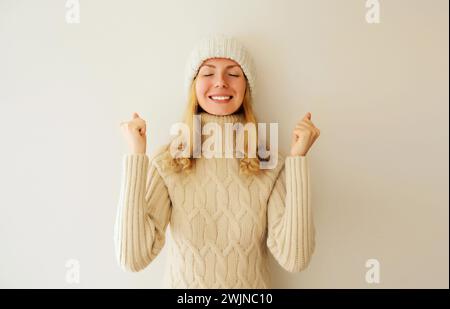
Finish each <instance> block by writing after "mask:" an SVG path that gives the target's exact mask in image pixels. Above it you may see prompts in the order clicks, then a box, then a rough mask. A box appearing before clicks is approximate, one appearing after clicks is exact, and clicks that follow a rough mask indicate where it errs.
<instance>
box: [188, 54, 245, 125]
mask: <svg viewBox="0 0 450 309" xmlns="http://www.w3.org/2000/svg"><path fill="white" fill-rule="evenodd" d="M246 85H247V82H246V79H245V76H244V73H243V71H242V69H241V67H240V66H239V64H237V63H236V62H235V61H233V60H231V59H225V58H212V59H208V60H206V61H205V62H203V64H202V65H201V66H200V69H199V72H198V75H197V80H196V85H195V93H196V95H197V100H198V103H199V105H200V107H201V108H203V110H205V111H206V112H207V113H209V114H213V115H220V116H224V115H230V114H232V113H234V112H235V111H237V110H238V109H239V107H240V106H241V104H242V102H243V100H244V95H245V88H246Z"/></svg>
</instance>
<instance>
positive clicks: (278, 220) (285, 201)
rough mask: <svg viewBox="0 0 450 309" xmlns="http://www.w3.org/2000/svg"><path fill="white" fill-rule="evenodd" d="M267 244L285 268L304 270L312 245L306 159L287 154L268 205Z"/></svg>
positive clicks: (313, 246)
mask: <svg viewBox="0 0 450 309" xmlns="http://www.w3.org/2000/svg"><path fill="white" fill-rule="evenodd" d="M267 225H268V235H267V246H268V248H269V249H270V251H271V252H272V254H273V256H274V257H275V259H276V260H277V262H278V263H279V264H280V265H281V266H282V267H283V268H284V269H286V270H287V271H290V272H299V271H302V270H304V269H305V268H306V267H307V266H308V265H309V262H310V260H311V256H312V254H313V252H314V248H315V228H314V223H313V216H312V210H311V193H310V186H309V167H308V159H307V157H305V156H298V157H293V156H288V157H286V160H285V164H284V166H283V168H282V169H281V171H280V173H279V175H278V178H277V180H276V182H275V185H274V188H273V190H272V193H271V195H270V197H269V200H268V205H267Z"/></svg>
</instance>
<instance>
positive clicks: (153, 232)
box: [114, 154, 171, 272]
mask: <svg viewBox="0 0 450 309" xmlns="http://www.w3.org/2000/svg"><path fill="white" fill-rule="evenodd" d="M149 161H150V162H151V160H150V159H149V158H148V157H147V155H146V154H126V155H124V157H123V167H122V168H123V170H122V174H123V175H122V183H121V189H120V196H119V203H118V207H117V215H116V223H115V227H114V244H115V249H116V257H117V260H118V263H119V264H120V266H121V267H122V269H124V270H126V271H133V272H136V271H140V270H142V269H144V268H145V267H146V266H147V265H148V264H149V263H150V262H151V261H152V260H153V259H154V258H155V257H156V256H157V255H158V254H159V252H160V251H161V249H162V248H163V246H164V243H165V231H166V228H167V225H168V223H169V220H170V214H171V201H170V198H169V193H168V190H167V187H166V185H165V183H164V181H163V179H162V178H161V176H160V175H159V173H158V171H157V169H156V167H155V166H153V164H151V163H150V164H149Z"/></svg>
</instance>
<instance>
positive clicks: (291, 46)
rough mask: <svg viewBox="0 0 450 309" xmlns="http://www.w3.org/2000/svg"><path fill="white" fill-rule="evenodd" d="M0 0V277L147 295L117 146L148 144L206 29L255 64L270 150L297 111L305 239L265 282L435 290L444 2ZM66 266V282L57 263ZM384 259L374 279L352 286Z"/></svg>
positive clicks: (150, 283) (442, 152)
mask: <svg viewBox="0 0 450 309" xmlns="http://www.w3.org/2000/svg"><path fill="white" fill-rule="evenodd" d="M79 3H80V23H78V24H69V23H67V22H66V19H65V17H66V12H67V9H66V8H65V1H57V0H42V1H31V0H29V1H19V0H0V138H1V160H0V171H1V173H0V188H1V189H0V190H1V202H0V287H3V288H50V287H52V288H78V287H82V288H113V287H114V288H146V287H149V288H158V287H160V286H161V283H162V276H163V269H164V267H163V266H164V265H165V261H166V251H165V250H164V249H163V251H162V252H161V254H160V255H159V256H158V257H157V258H156V259H155V260H154V261H153V263H151V264H150V265H149V266H148V267H147V268H146V269H145V270H144V271H143V272H141V273H137V274H135V273H125V272H123V271H122V270H121V269H120V268H119V267H118V264H117V262H116V259H115V255H114V247H113V225H114V220H115V215H116V210H117V201H118V198H119V188H120V179H121V176H122V157H123V155H124V154H125V153H126V152H127V150H128V149H127V147H128V145H127V144H126V142H125V140H124V139H123V137H122V133H121V132H120V129H119V123H120V122H121V121H124V120H128V119H130V117H131V114H132V112H134V111H137V112H139V113H140V115H141V116H142V117H143V118H144V119H145V120H146V121H147V125H148V132H149V133H148V135H149V140H148V144H149V145H148V154H150V153H151V152H152V151H153V150H154V149H155V148H156V147H157V146H159V145H161V144H162V143H165V142H166V141H167V139H168V137H169V128H170V126H171V125H172V124H173V123H174V122H177V121H179V120H180V119H181V118H180V117H181V115H182V112H183V110H184V107H185V105H186V102H185V101H184V99H183V98H184V97H183V73H184V65H185V61H186V58H187V56H188V54H189V52H190V51H191V49H192V48H193V46H194V45H195V44H196V43H197V41H198V40H199V39H200V38H202V37H203V36H205V35H208V34H210V33H214V32H221V33H224V34H228V35H232V36H235V37H236V38H238V39H239V40H241V41H242V42H243V43H244V44H245V45H246V46H247V47H248V49H249V50H250V52H251V54H252V55H253V57H254V60H255V63H256V67H257V70H258V80H257V87H258V89H257V91H258V93H257V94H256V97H255V102H254V104H255V110H256V114H257V116H258V118H259V120H260V121H263V122H278V123H279V140H280V148H281V149H282V150H283V151H285V152H287V151H288V149H289V142H290V135H291V130H292V129H293V127H294V124H295V123H296V121H298V119H299V118H301V117H302V116H303V115H304V114H305V113H306V112H308V111H309V112H311V113H312V121H313V122H314V123H315V125H316V126H317V127H318V128H319V129H320V130H321V136H320V138H319V139H318V140H317V141H316V143H315V144H314V146H313V148H312V149H311V150H310V152H309V153H308V156H309V158H310V161H309V162H310V170H311V177H312V180H311V181H312V184H311V185H312V193H313V196H312V202H313V207H314V212H315V224H316V229H317V238H316V242H317V247H316V252H315V254H314V258H313V260H312V262H311V264H310V267H309V268H308V269H307V270H305V271H304V272H301V273H293V274H292V273H288V272H285V271H284V270H282V269H281V268H280V267H279V266H278V265H277V264H276V262H275V261H274V260H273V259H272V260H271V263H272V264H273V276H274V277H273V278H274V281H275V284H276V287H287V288H448V286H449V281H448V278H449V277H448V276H449V269H448V265H449V255H448V253H449V247H448V245H449V239H448V231H449V230H448V228H449V224H448V219H449V213H448V157H449V156H448V123H449V122H448V102H449V93H448V82H449V81H448V1H447V0H433V1H425V0H396V1H381V2H380V4H381V6H380V8H381V11H380V13H381V15H380V23H378V24H369V23H367V21H366V19H365V16H366V12H367V10H368V9H367V8H366V7H365V3H366V1H364V0H346V1H341V0H310V1H306V0H304V1H301V0H281V1H280V0H246V1H242V0H227V1H216V0H189V1H184V0H178V1H176V0H164V1H162V0H161V1H144V0H141V1H137V0H134V1H107V0H95V1H93V0H90V1H85V0H80V2H79ZM71 259H75V260H77V261H79V266H80V269H79V270H80V282H79V284H74V283H68V282H66V274H67V271H68V268H67V267H66V262H67V261H68V260H71ZM368 259H377V260H378V261H379V262H380V279H381V282H380V283H379V284H369V283H367V282H366V280H365V275H366V271H367V270H368V268H366V266H365V263H366V261H367V260H368Z"/></svg>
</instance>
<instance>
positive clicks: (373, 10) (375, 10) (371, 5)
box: [366, 0, 380, 24]
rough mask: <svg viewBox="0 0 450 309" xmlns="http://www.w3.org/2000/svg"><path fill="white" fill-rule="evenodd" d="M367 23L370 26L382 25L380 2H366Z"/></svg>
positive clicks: (373, 0) (376, 0) (371, 0)
mask: <svg viewBox="0 0 450 309" xmlns="http://www.w3.org/2000/svg"><path fill="white" fill-rule="evenodd" d="M366 8H367V9H368V10H367V12H366V22H367V23H368V24H379V23H380V1H379V0H366Z"/></svg>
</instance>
